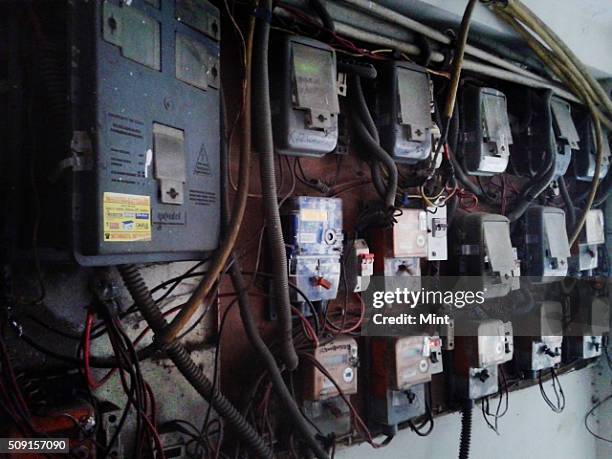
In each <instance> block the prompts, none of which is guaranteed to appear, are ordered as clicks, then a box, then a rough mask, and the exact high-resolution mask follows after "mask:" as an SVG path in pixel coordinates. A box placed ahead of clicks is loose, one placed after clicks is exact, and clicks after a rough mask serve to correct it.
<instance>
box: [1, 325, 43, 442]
mask: <svg viewBox="0 0 612 459" xmlns="http://www.w3.org/2000/svg"><path fill="white" fill-rule="evenodd" d="M0 368H1V369H2V371H1V372H0V413H2V412H3V413H4V415H5V416H7V417H8V418H9V419H10V420H11V421H12V422H13V425H14V426H15V427H16V428H17V429H18V430H19V432H20V433H21V434H22V435H23V436H24V438H28V437H32V436H36V435H37V432H36V430H35V429H34V427H33V425H32V418H31V414H30V409H29V407H28V404H27V403H26V400H25V398H24V396H23V394H22V392H21V388H20V387H19V384H18V382H17V377H16V375H15V370H14V368H13V364H12V362H11V357H10V355H9V353H8V349H7V346H6V342H5V340H4V333H3V331H2V327H1V326H0Z"/></svg>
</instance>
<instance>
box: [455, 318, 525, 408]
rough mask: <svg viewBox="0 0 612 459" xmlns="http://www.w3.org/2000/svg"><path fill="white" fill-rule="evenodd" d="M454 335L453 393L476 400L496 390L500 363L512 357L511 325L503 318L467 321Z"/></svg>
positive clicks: (459, 397)
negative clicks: (456, 334)
mask: <svg viewBox="0 0 612 459" xmlns="http://www.w3.org/2000/svg"><path fill="white" fill-rule="evenodd" d="M462 326H463V327H465V329H464V330H462V333H461V335H458V336H456V338H455V352H454V358H453V366H454V380H455V382H454V389H453V390H454V392H455V395H456V397H457V398H458V399H460V400H466V399H469V400H476V399H479V398H482V397H484V396H487V395H491V394H493V393H495V392H497V389H498V383H497V375H498V365H501V364H503V363H506V362H508V361H510V360H512V357H513V355H514V339H513V332H512V324H511V323H510V322H502V321H501V320H485V321H465V322H463V324H462Z"/></svg>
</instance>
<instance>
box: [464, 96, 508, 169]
mask: <svg viewBox="0 0 612 459" xmlns="http://www.w3.org/2000/svg"><path fill="white" fill-rule="evenodd" d="M460 113H461V118H462V123H461V124H462V126H463V131H464V132H463V145H464V148H463V163H464V166H465V169H466V171H467V173H468V174H470V175H494V174H500V173H502V172H504V171H505V170H506V166H507V165H508V159H509V157H510V145H511V144H512V133H511V132H510V122H509V120H508V111H507V108H506V96H505V95H504V94H503V93H502V92H500V91H497V90H496V89H493V88H483V87H477V86H466V87H465V88H464V89H463V94H462V107H461V112H460Z"/></svg>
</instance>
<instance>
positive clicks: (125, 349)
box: [84, 305, 165, 459]
mask: <svg viewBox="0 0 612 459" xmlns="http://www.w3.org/2000/svg"><path fill="white" fill-rule="evenodd" d="M103 318H104V322H105V324H106V329H107V331H108V339H109V341H110V343H111V346H112V348H113V351H114V353H115V358H116V361H117V371H118V373H119V379H120V382H121V386H122V388H123V390H124V391H125V394H126V397H127V402H126V404H125V407H124V409H123V413H122V415H121V418H120V420H119V424H118V428H117V429H116V430H115V432H114V433H113V435H112V436H111V438H110V439H109V440H108V444H107V450H106V453H105V456H104V457H107V456H108V455H109V454H110V452H111V450H112V449H113V446H114V444H115V442H116V441H117V437H118V435H119V433H120V432H121V430H122V428H123V426H124V425H125V422H126V421H127V418H128V415H129V413H130V411H131V409H132V408H133V412H134V413H135V416H136V429H135V441H134V449H133V453H132V457H134V458H140V457H143V455H147V454H148V455H149V456H153V457H158V458H161V459H163V458H165V455H164V451H163V446H162V442H161V438H160V436H159V432H158V431H157V426H156V412H155V411H156V404H155V396H154V394H153V391H152V390H151V387H150V386H149V385H148V384H147V382H146V381H145V380H144V377H143V375H142V371H141V369H140V363H139V359H138V355H137V353H136V349H135V348H134V345H133V343H132V341H131V340H130V338H129V336H128V335H127V333H126V332H125V330H124V329H123V326H122V325H121V322H120V320H119V318H118V317H117V315H116V314H115V313H114V311H113V309H112V307H110V306H109V305H105V308H104V310H103ZM88 349H89V346H88V345H85V346H84V354H85V355H84V359H85V361H86V362H87V361H88V355H87V353H88ZM86 372H87V368H86ZM86 377H87V379H88V382H89V384H94V386H95V385H97V384H99V383H92V381H91V380H90V379H89V375H88V374H86ZM153 445H154V447H153ZM154 450H156V451H157V454H156V455H154V454H153V451H154Z"/></svg>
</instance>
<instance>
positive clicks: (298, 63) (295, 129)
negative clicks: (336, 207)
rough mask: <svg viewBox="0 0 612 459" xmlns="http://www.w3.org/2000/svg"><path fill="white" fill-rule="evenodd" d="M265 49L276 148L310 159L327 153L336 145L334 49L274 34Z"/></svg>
mask: <svg viewBox="0 0 612 459" xmlns="http://www.w3.org/2000/svg"><path fill="white" fill-rule="evenodd" d="M270 49H271V51H270V52H271V55H270V60H271V64H272V66H271V67H272V68H271V72H270V73H271V76H272V79H271V80H272V81H273V82H274V83H273V84H271V85H270V98H271V106H272V123H273V133H274V148H275V150H276V152H277V153H279V154H283V155H292V156H314V157H320V156H323V155H325V154H327V153H330V152H332V151H333V150H334V149H335V148H336V145H337V143H338V114H339V112H340V108H339V102H338V91H337V85H336V54H335V51H334V49H333V48H331V47H330V46H328V45H326V44H324V43H321V42H319V41H316V40H313V39H310V38H306V37H299V36H288V35H279V36H277V37H275V41H274V46H272V47H271V48H270Z"/></svg>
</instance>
